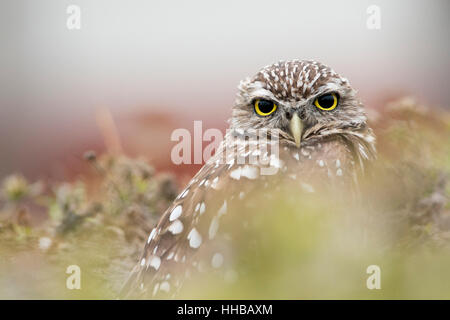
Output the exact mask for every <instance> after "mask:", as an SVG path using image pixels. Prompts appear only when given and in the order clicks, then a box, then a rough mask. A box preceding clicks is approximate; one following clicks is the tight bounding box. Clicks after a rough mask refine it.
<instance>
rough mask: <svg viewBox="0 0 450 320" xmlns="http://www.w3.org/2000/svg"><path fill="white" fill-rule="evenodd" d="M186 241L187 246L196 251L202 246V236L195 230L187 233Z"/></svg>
mask: <svg viewBox="0 0 450 320" xmlns="http://www.w3.org/2000/svg"><path fill="white" fill-rule="evenodd" d="M187 239H188V240H189V245H190V246H191V247H192V248H194V249H197V248H198V247H200V245H201V244H202V236H201V234H200V233H198V231H197V229H195V228H193V229H192V230H191V232H189V234H188V236H187Z"/></svg>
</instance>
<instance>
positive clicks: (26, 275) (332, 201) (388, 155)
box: [0, 98, 450, 299]
mask: <svg viewBox="0 0 450 320" xmlns="http://www.w3.org/2000/svg"><path fill="white" fill-rule="evenodd" d="M371 125H372V127H373V128H374V130H375V133H376V135H377V139H378V142H377V148H378V150H379V158H378V160H377V161H376V163H374V164H373V166H372V167H371V168H370V171H369V173H368V174H367V175H366V176H365V177H364V178H363V179H362V180H361V182H360V189H361V194H360V199H359V200H358V201H356V202H355V201H352V200H351V197H350V195H348V194H346V193H345V190H340V191H339V190H336V192H332V191H331V192H330V193H328V194H312V195H311V194H310V195H304V194H299V193H297V192H293V191H292V189H290V188H289V187H288V186H286V187H284V186H281V189H280V191H279V192H277V193H274V197H273V198H272V199H264V198H258V197H256V198H255V199H253V200H252V201H253V203H254V205H253V206H252V207H251V209H248V208H246V210H245V211H246V217H248V219H249V223H248V227H247V228H246V229H245V230H244V231H238V230H236V233H235V234H233V237H234V238H235V239H236V247H235V248H234V252H235V255H236V257H235V261H236V265H235V266H234V273H235V274H238V275H239V277H238V278H236V277H234V276H233V274H229V275H228V276H226V277H225V278H223V276H219V275H217V274H213V273H212V274H207V275H202V276H201V277H200V278H195V277H194V279H193V281H191V282H188V283H187V285H186V286H185V288H184V290H183V291H182V293H181V296H180V297H181V298H207V299H208V298H234V299H236V298H244V299H255V298H261V299H316V298H322V299H347V298H355V299H416V298H424V299H434V298H437V299H449V298H450V272H449V270H450V202H449V197H450V186H449V183H448V179H449V172H450V114H449V113H448V112H444V111H441V110H437V109H433V108H427V107H425V106H421V105H418V104H417V103H415V102H414V101H413V100H411V99H409V98H405V99H402V100H398V101H395V102H392V103H391V104H389V105H387V106H386V108H384V109H383V110H379V111H377V113H376V114H374V115H373V119H372V123H371ZM86 161H87V162H89V163H90V164H91V165H92V167H93V172H94V173H93V175H92V177H89V180H88V179H87V178H84V179H79V180H77V181H75V182H71V183H68V182H64V183H61V184H58V185H54V186H48V185H46V184H45V183H44V182H34V183H30V182H28V181H27V180H26V179H25V178H24V177H23V176H21V175H20V174H16V175H11V176H9V177H7V178H5V179H4V180H3V185H2V189H1V200H0V298H3V299H5V298H6V299H14V298H25V299H29V298H41V299H80V298H84V299H104V298H106V299H114V298H115V297H116V295H117V292H118V290H119V288H120V287H121V285H122V284H123V281H124V279H125V278H126V276H127V274H128V272H129V271H130V270H131V268H132V267H133V265H134V264H135V262H136V261H137V259H138V257H139V255H140V253H141V250H142V249H143V244H144V243H145V241H146V239H147V236H148V233H149V232H150V230H151V228H152V227H153V225H154V224H155V223H156V222H157V220H158V218H159V216H160V215H161V214H162V213H163V212H164V210H165V209H166V208H167V207H168V205H169V204H170V202H171V201H172V200H173V199H174V197H175V196H176V194H177V187H176V184H175V181H174V178H173V177H172V176H170V175H164V174H157V173H155V172H154V170H153V168H152V167H151V166H150V165H148V164H147V163H146V162H145V161H144V160H142V159H129V158H127V157H125V156H110V155H102V156H100V157H97V156H96V155H95V154H94V153H86ZM243 211H244V210H243ZM36 214H41V215H43V216H44V217H46V219H45V220H44V221H43V222H40V223H35V222H33V219H32V217H33V215H36ZM235 217H236V219H242V215H241V214H236V215H235ZM230 223H233V221H231V222H230ZM72 264H76V265H78V266H80V268H81V270H82V283H81V286H82V288H81V290H68V289H67V288H66V279H67V277H68V274H66V273H65V271H66V268H67V266H69V265H72ZM369 265H378V266H379V267H380V268H381V290H368V289H367V287H366V280H367V278H368V277H369V274H367V273H366V268H367V267H368V266H369Z"/></svg>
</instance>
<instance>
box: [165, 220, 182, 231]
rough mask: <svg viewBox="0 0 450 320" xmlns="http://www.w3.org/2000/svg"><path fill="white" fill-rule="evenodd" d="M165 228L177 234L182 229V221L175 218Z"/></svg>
mask: <svg viewBox="0 0 450 320" xmlns="http://www.w3.org/2000/svg"><path fill="white" fill-rule="evenodd" d="M167 230H169V231H170V232H171V233H172V234H179V233H181V232H182V231H183V223H182V222H181V221H180V220H178V219H177V220H175V221H174V222H172V224H171V225H170V226H169V228H168V229H167Z"/></svg>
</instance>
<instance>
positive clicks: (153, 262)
mask: <svg viewBox="0 0 450 320" xmlns="http://www.w3.org/2000/svg"><path fill="white" fill-rule="evenodd" d="M148 265H149V266H150V267H153V268H154V269H155V270H158V269H159V266H160V265H161V259H160V258H159V257H158V256H151V257H150V258H149V260H148Z"/></svg>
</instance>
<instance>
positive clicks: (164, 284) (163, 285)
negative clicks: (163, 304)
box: [159, 281, 170, 292]
mask: <svg viewBox="0 0 450 320" xmlns="http://www.w3.org/2000/svg"><path fill="white" fill-rule="evenodd" d="M159 290H161V291H164V292H169V291H170V284H169V282H167V281H164V282H162V283H161V285H160V287H159Z"/></svg>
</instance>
